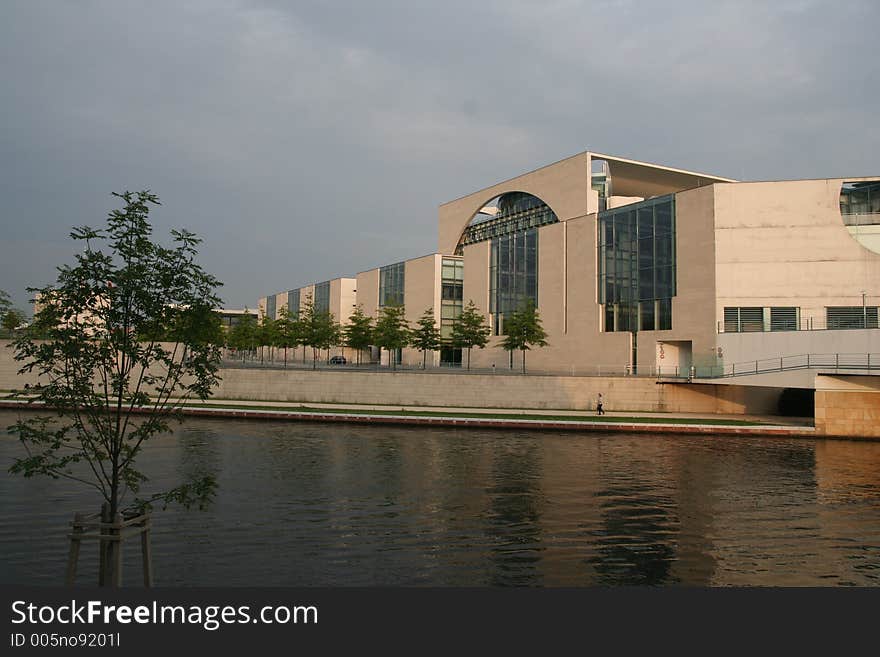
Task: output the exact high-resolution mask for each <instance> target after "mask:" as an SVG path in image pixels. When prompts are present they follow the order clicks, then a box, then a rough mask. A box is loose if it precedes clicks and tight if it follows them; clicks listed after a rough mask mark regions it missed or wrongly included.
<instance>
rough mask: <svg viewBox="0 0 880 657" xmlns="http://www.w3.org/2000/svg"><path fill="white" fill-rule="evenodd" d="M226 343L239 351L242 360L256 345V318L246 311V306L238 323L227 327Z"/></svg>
mask: <svg viewBox="0 0 880 657" xmlns="http://www.w3.org/2000/svg"><path fill="white" fill-rule="evenodd" d="M226 344H227V345H228V346H229V347H231V348H232V349H235V351H236V352H241V359H242V360H244V359H245V356H247V355H249V354H250V353H251V352H253V350H254V348H255V347H256V344H257V319H256V317H254V316H253V315H252V314H250V312H248V309H247V308H245V309H244V314H243V315H242V316H241V318H240V319H239V320H238V323H237V324H235V325H234V326H233V327H232V328H231V329H229V335H228V336H227V338H226Z"/></svg>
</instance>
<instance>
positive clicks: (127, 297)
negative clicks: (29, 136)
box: [10, 191, 220, 583]
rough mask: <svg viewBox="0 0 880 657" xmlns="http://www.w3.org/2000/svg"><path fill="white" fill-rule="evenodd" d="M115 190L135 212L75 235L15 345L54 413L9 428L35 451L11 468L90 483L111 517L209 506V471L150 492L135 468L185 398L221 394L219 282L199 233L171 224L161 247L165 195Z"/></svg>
mask: <svg viewBox="0 0 880 657" xmlns="http://www.w3.org/2000/svg"><path fill="white" fill-rule="evenodd" d="M114 196H117V197H119V198H120V199H122V202H123V203H124V207H123V208H122V209H118V210H113V211H112V212H110V215H109V217H108V219H107V225H106V227H105V228H101V229H93V228H89V227H81V228H75V229H74V230H73V232H71V234H70V235H71V237H72V238H73V239H74V240H76V241H77V242H81V243H83V246H82V247H78V251H79V252H78V253H77V254H76V256H75V258H76V264H75V265H73V266H70V265H62V266H61V267H59V268H58V278H57V281H56V283H54V284H52V285H48V286H46V287H43V288H36V289H31V290H30V291H32V292H35V293H36V294H38V295H39V298H40V299H41V302H42V304H43V306H42V309H41V310H40V311H39V312H38V313H37V315H36V317H35V319H34V322H33V324H32V326H33V330H32V328H31V327H28V328H27V329H25V331H24V332H23V333H22V334H21V335H20V336H19V337H18V338H17V339H16V340H15V341H14V343H13V344H14V349H15V358H16V360H18V361H20V362H21V363H22V366H21V369H20V370H19V373H20V374H29V373H33V374H36V375H39V383H38V384H37V385H36V386H35V387H32V388H30V389H29V390H28V392H29V393H31V394H33V401H35V402H39V403H42V404H44V405H45V409H47V411H49V409H51V410H50V411H49V412H44V413H43V414H41V415H40V416H38V417H32V416H30V415H28V416H24V417H22V418H21V419H19V421H18V422H16V423H15V424H14V425H13V426H12V427H10V432H11V433H13V434H17V435H18V437H19V439H20V440H21V442H22V443H23V445H24V447H25V450H26V452H27V456H26V457H24V458H20V459H17V460H16V461H15V463H14V464H13V465H12V467H11V468H10V472H12V473H17V474H22V475H24V476H25V477H32V476H35V475H47V476H49V477H52V478H54V479H57V478H59V477H63V478H68V479H72V480H76V481H79V482H82V483H83V484H86V485H87V486H90V487H92V488H93V489H94V490H95V491H96V492H97V493H98V494H99V495H100V496H101V498H103V500H104V501H105V507H104V509H103V510H102V511H103V517H104V518H109V519H112V518H114V517H115V516H116V514H117V513H123V512H124V511H126V510H129V511H133V510H136V509H137V510H143V509H144V508H148V507H149V506H150V505H151V504H153V503H156V502H163V503H164V504H166V505H167V504H168V503H171V502H180V503H183V504H184V505H186V506H190V505H193V504H198V505H199V506H203V505H204V504H206V503H207V502H208V501H210V499H211V497H212V496H213V491H214V487H215V482H214V478H213V477H212V476H210V475H208V476H204V477H200V478H194V479H192V480H190V481H187V482H185V483H183V484H181V485H180V486H178V487H176V488H173V489H171V490H168V491H161V492H155V493H153V494H152V495H147V496H144V497H142V496H141V495H140V493H141V489H142V488H143V487H144V485H145V484H147V482H148V478H147V477H146V476H145V475H144V474H143V473H141V472H140V471H139V470H138V469H137V468H136V465H135V463H136V460H137V457H138V455H139V454H140V451H141V449H143V447H144V446H145V445H146V443H147V442H148V441H149V440H150V439H151V438H153V437H155V436H157V435H159V434H162V433H165V432H167V431H168V430H169V421H170V420H171V418H172V417H173V416H174V415H175V414H176V412H177V411H179V410H180V409H181V407H182V406H183V404H185V403H186V402H187V401H188V400H189V399H191V398H198V399H207V398H208V397H209V396H210V395H211V393H212V389H213V388H214V386H215V385H216V384H217V382H218V376H217V371H218V366H219V362H220V349H219V347H218V345H217V344H215V343H213V342H209V341H206V340H205V339H204V336H205V326H206V322H207V321H208V318H209V316H214V317H216V315H215V313H214V312H213V310H214V308H215V307H218V306H219V304H220V300H219V299H218V298H217V296H216V295H215V293H214V290H215V288H217V287H218V286H219V285H220V283H219V282H218V281H217V279H215V278H214V277H213V276H211V275H209V274H207V273H205V271H203V270H202V268H201V267H200V266H199V265H198V264H196V262H195V258H196V255H197V251H196V247H197V246H198V244H199V242H200V240H199V239H197V238H196V236H195V235H193V234H192V233H190V232H188V231H186V230H180V231H172V232H171V235H172V236H173V246H171V247H170V248H167V247H163V246H160V245H159V244H157V243H155V242H153V241H152V235H151V233H152V229H151V226H150V223H149V221H148V215H149V212H150V207H151V206H153V205H158V204H159V200H158V197H157V196H155V195H154V194H151V193H150V192H148V191H143V192H138V193H131V192H125V193H123V194H114ZM209 333H213V330H210V331H209ZM34 336H40V337H42V338H45V340H40V341H38V340H36V339H35V337H34ZM168 340H170V342H168ZM126 502H127V503H128V507H126V506H124V505H125V504H126ZM109 543H110V542H107V544H106V545H109ZM107 550H112V547H108V548H107ZM108 563H109V564H111V565H110V569H111V570H112V568H113V566H112V564H113V559H109V561H108ZM103 581H104V583H109V582H110V581H112V573H111V575H110V576H107V578H106V579H104V580H103Z"/></svg>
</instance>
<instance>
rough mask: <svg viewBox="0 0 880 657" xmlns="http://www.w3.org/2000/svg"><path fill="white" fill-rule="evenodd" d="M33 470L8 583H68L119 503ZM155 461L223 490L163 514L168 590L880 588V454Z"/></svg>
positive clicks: (256, 453) (679, 449)
mask: <svg viewBox="0 0 880 657" xmlns="http://www.w3.org/2000/svg"><path fill="white" fill-rule="evenodd" d="M15 418H16V414H15V413H12V412H9V411H2V412H0V427H5V426H7V425H9V424H11V422H13V421H14V420H15ZM22 454H23V452H22V448H21V445H20V444H19V443H18V442H17V441H16V440H15V438H13V437H10V436H6V435H3V436H2V437H0V469H2V472H0V554H2V567H0V584H41V585H55V584H61V583H63V579H64V568H65V564H66V560H67V549H68V545H67V539H66V533H67V531H68V527H67V523H68V522H69V520H70V519H71V517H72V515H73V513H74V512H75V511H88V512H91V511H95V510H97V507H98V506H99V504H100V501H99V500H96V498H95V493H94V492H93V491H91V490H90V489H88V488H87V487H85V486H83V485H82V484H78V483H75V482H70V481H67V480H50V479H46V478H32V479H23V478H21V477H20V476H12V475H10V474H8V473H7V472H6V470H7V468H8V466H9V465H10V464H11V462H12V459H13V458H15V457H18V456H21V455H22ZM139 463H140V466H141V469H142V470H144V471H145V472H146V473H148V474H149V475H150V476H151V482H150V484H148V485H147V486H146V487H145V492H148V491H152V490H154V489H160V488H162V487H168V486H172V485H175V484H176V483H179V482H180V481H181V480H182V479H183V478H184V477H187V476H189V475H192V474H200V473H213V474H215V475H216V477H217V479H218V482H219V490H218V494H217V498H216V500H215V502H214V504H213V505H212V506H211V508H210V509H209V510H207V511H201V512H200V511H195V510H194V511H184V510H179V509H168V510H166V511H157V512H156V514H155V521H154V526H155V530H154V532H153V542H152V545H153V552H154V555H153V560H154V569H155V583H156V585H160V586H215V585H241V586H246V585H255V586H374V585H392V586H399V585H404V586H411V585H451V586H467V585H472V586H473V585H476V586H508V585H526V586H589V585H620V584H626V585H633V584H636V585H680V584H684V585H709V586H717V585H759V586H767V585H769V586H776V585H795V586H801V585H810V586H837V585H871V586H875V585H878V584H880V443H868V442H864V443H859V442H847V441H818V440H817V441H813V440H805V439H775V438H774V439H767V438H764V439H759V438H732V437H721V436H716V437H713V436H669V435H662V436H660V435H658V436H652V435H647V434H638V435H636V434H633V435H628V434H619V433H614V434H598V433H584V434H576V433H548V432H537V431H477V430H457V429H440V428H432V429H421V428H398V427H394V428H391V427H366V426H357V425H341V424H303V423H287V422H275V421H272V422H269V421H267V422H254V421H245V420H210V419H198V420H195V419H194V420H188V421H187V422H186V423H185V424H184V425H183V426H181V427H180V428H179V429H178V430H177V431H176V432H175V433H174V434H173V435H170V436H165V437H160V438H156V439H154V440H153V441H152V442H151V443H150V444H148V446H147V448H146V450H145V451H144V452H143V454H142V456H141V460H140V461H139ZM95 555H96V548H95V546H94V545H90V544H85V545H84V547H83V555H82V558H81V564H80V577H79V578H78V582H79V583H83V584H91V583H93V581H94V579H95V578H96V575H95V573H96V565H95V564H96V556H95ZM139 558H140V556H139V546H138V545H137V543H136V542H135V541H132V543H131V545H127V546H126V553H125V578H126V582H127V583H129V584H132V585H136V584H138V583H139V581H140V580H139V568H140V562H139Z"/></svg>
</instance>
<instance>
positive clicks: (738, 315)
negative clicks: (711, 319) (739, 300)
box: [724, 306, 801, 333]
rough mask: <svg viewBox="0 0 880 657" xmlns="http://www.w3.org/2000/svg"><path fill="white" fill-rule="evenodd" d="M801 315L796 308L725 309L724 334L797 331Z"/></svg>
mask: <svg viewBox="0 0 880 657" xmlns="http://www.w3.org/2000/svg"><path fill="white" fill-rule="evenodd" d="M800 315H801V309H800V308H798V307H796V306H773V307H771V308H763V307H758V306H743V307H737V306H731V307H727V308H725V309H724V332H725V333H757V332H761V331H797V330H798V326H799V324H800Z"/></svg>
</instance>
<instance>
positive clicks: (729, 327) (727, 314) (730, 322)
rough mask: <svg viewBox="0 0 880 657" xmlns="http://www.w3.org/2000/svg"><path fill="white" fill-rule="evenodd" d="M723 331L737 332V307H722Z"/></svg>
mask: <svg viewBox="0 0 880 657" xmlns="http://www.w3.org/2000/svg"><path fill="white" fill-rule="evenodd" d="M724 332H725V333H739V308H725V309H724Z"/></svg>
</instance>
